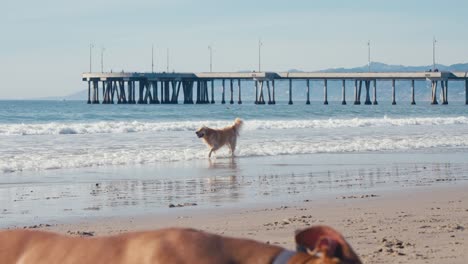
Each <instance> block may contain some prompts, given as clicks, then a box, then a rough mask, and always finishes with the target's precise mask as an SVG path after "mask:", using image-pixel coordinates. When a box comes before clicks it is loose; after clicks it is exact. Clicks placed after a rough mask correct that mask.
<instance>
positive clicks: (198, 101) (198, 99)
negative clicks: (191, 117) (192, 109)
mask: <svg viewBox="0 0 468 264" xmlns="http://www.w3.org/2000/svg"><path fill="white" fill-rule="evenodd" d="M195 103H196V104H199V103H200V81H197V100H196V101H195Z"/></svg>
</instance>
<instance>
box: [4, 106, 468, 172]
mask: <svg viewBox="0 0 468 264" xmlns="http://www.w3.org/2000/svg"><path fill="white" fill-rule="evenodd" d="M236 117H240V118H242V119H243V120H244V121H245V126H244V128H243V130H242V132H241V139H240V140H239V146H238V150H237V153H236V155H237V156H239V157H242V158H249V157H255V156H281V155H297V154H313V153H361V152H363V153H364V152H386V151H406V152H407V151H414V150H417V151H426V152H434V151H446V150H447V149H448V150H450V149H452V150H453V149H456V150H460V149H466V148H468V133H467V131H468V107H467V106H466V105H464V104H462V103H461V102H454V103H452V104H449V105H429V104H428V103H427V102H422V103H420V104H418V105H416V106H411V105H409V104H408V103H404V102H402V103H400V104H399V105H396V106H392V105H391V104H390V103H389V102H384V101H382V102H380V104H379V105H371V106H366V105H345V106H343V105H341V104H340V103H339V102H330V105H327V106H325V105H323V104H321V103H320V102H312V104H311V105H305V104H304V102H300V101H296V103H295V104H294V105H287V104H286V103H285V102H284V101H283V102H281V101H279V102H277V105H255V104H253V103H252V102H248V101H246V102H244V104H242V105H238V104H234V105H230V104H226V105H222V104H214V105H183V104H179V105H87V104H85V103H84V102H80V101H0V173H13V172H21V171H42V170H53V169H68V168H84V167H102V166H115V165H119V166H120V165H129V166H133V165H135V164H157V163H160V162H172V161H188V160H194V159H195V160H196V159H206V147H205V146H204V145H203V143H202V142H201V141H200V140H199V139H198V138H196V137H195V134H194V131H195V130H196V129H197V128H199V127H200V126H202V125H206V126H210V127H223V126H226V125H230V124H231V123H232V121H233V120H234V118H236ZM217 156H218V157H226V156H229V153H228V152H227V151H226V150H221V151H219V152H218V153H217Z"/></svg>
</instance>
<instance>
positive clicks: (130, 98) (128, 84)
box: [127, 81, 132, 104]
mask: <svg viewBox="0 0 468 264" xmlns="http://www.w3.org/2000/svg"><path fill="white" fill-rule="evenodd" d="M127 93H128V103H129V104H132V82H131V81H128V82H127Z"/></svg>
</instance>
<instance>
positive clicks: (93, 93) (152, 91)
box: [82, 71, 468, 105]
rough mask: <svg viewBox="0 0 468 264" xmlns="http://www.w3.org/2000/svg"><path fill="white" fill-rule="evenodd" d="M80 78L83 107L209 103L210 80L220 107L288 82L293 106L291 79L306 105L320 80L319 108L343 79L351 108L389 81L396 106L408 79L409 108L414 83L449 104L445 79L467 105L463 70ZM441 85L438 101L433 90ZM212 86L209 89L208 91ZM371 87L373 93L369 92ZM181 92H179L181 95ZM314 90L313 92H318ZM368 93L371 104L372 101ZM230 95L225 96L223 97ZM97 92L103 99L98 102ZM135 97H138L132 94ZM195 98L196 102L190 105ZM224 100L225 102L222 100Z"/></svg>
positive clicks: (271, 92) (266, 96)
mask: <svg viewBox="0 0 468 264" xmlns="http://www.w3.org/2000/svg"><path fill="white" fill-rule="evenodd" d="M82 80H83V81H85V82H87V83H88V101H87V103H88V104H99V103H102V104H114V103H117V104H178V103H179V97H180V96H183V103H184V104H214V103H215V100H214V93H215V89H214V82H215V81H220V82H221V86H222V91H221V104H226V103H229V104H234V103H235V100H234V97H235V90H237V103H238V104H242V98H241V96H242V94H243V93H242V91H241V90H242V88H244V89H247V92H253V93H254V95H255V97H254V98H255V100H254V103H255V104H259V105H263V104H270V105H274V104H276V99H275V81H279V80H282V81H288V82H289V100H288V104H290V105H292V104H293V103H294V102H293V81H294V83H295V84H300V85H305V87H306V88H307V90H306V98H305V100H304V101H305V103H306V104H310V90H311V87H310V81H317V80H319V81H320V80H321V81H323V104H325V105H327V104H328V81H329V80H338V81H339V80H341V81H342V87H341V89H342V100H341V104H343V105H345V104H347V102H346V98H345V97H346V81H347V80H348V81H353V82H354V101H353V104H355V105H360V104H361V95H362V91H363V88H365V91H364V92H365V93H366V94H365V101H364V104H365V105H376V104H378V102H377V84H378V82H384V81H389V82H391V84H392V85H391V87H392V98H391V99H392V100H391V101H392V104H393V105H396V104H397V102H396V92H397V87H395V81H401V80H406V81H411V86H410V87H407V88H410V89H411V97H410V101H411V104H412V105H414V104H416V100H415V92H414V82H415V81H430V82H431V98H430V103H431V104H439V102H440V104H444V105H446V104H448V87H449V81H464V84H465V104H467V105H468V72H445V71H442V72H362V73H360V72H344V73H322V72H239V73H234V72H218V73H212V72H210V73H206V72H203V73H175V72H173V73H165V72H162V73H138V72H134V73H127V72H120V73H117V72H111V73H107V72H106V73H83V74H82ZM245 80H249V81H253V87H241V81H245ZM439 84H440V96H439V101H438V100H437V99H438V92H437V90H438V89H437V88H438V87H439ZM210 88H211V89H210ZM371 88H372V89H371ZM181 89H182V93H181ZM318 90H319V89H315V91H318ZM371 91H372V100H371ZM226 92H229V95H226ZM100 93H102V101H101V100H100V97H99V95H100ZM137 95H138V96H137ZM194 98H195V101H194ZM226 99H228V101H227V100H226Z"/></svg>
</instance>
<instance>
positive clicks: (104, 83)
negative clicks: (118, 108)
mask: <svg viewBox="0 0 468 264" xmlns="http://www.w3.org/2000/svg"><path fill="white" fill-rule="evenodd" d="M106 89H107V87H106V81H102V104H107V100H106Z"/></svg>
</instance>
